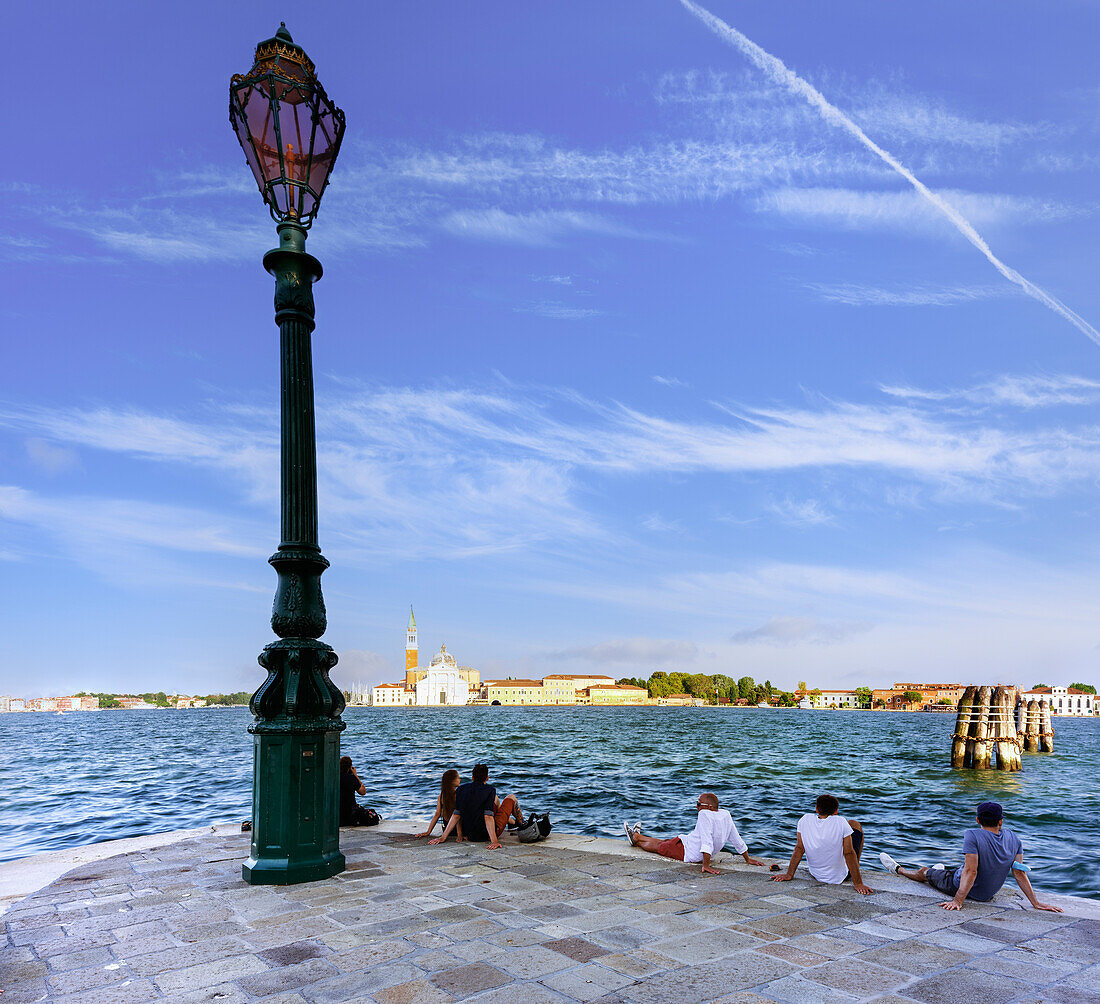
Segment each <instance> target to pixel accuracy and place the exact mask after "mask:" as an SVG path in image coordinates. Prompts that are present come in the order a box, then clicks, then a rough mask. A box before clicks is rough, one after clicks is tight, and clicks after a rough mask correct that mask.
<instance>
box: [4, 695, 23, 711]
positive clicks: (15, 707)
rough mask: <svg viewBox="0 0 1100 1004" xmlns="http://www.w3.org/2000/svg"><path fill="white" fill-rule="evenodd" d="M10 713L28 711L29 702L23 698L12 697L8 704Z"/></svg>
mask: <svg viewBox="0 0 1100 1004" xmlns="http://www.w3.org/2000/svg"><path fill="white" fill-rule="evenodd" d="M8 710H9V711H26V710H27V702H26V701H24V700H23V698H22V697H12V698H10V699H9V702H8Z"/></svg>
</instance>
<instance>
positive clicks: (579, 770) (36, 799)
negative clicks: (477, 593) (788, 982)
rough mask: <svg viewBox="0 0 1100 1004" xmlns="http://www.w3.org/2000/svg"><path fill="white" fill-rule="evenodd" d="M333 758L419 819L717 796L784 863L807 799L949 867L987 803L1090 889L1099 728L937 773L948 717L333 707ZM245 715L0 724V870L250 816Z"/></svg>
mask: <svg viewBox="0 0 1100 1004" xmlns="http://www.w3.org/2000/svg"><path fill="white" fill-rule="evenodd" d="M344 719H345V721H346V722H347V723H348V728H347V731H346V732H345V733H344V735H343V751H344V752H345V753H349V754H350V755H351V756H352V757H353V758H354V760H355V762H356V765H357V766H358V768H359V773H360V776H361V777H362V778H363V779H364V781H365V782H366V784H367V787H368V792H369V797H368V798H366V799H363V801H365V802H367V803H369V804H371V805H373V806H374V807H375V808H377V809H378V811H379V812H381V814H382V815H383V816H386V817H394V818H398V817H407V816H412V815H420V816H423V817H425V818H426V817H427V815H428V814H430V812H431V811H432V809H433V808H434V802H435V795H436V792H437V791H438V779H439V776H440V774H441V773H442V772H443V771H444V770H445V769H446V768H448V767H452V766H454V767H458V769H459V770H460V771H461V773H462V776H463V778H464V779H466V778H468V777H469V769H470V767H471V765H472V764H473V763H475V762H477V761H478V760H482V759H483V760H485V761H486V762H488V763H490V764H491V765H492V775H491V777H490V780H491V781H492V782H493V783H495V784H496V785H497V786H498V787H499V788H500V789H501V792H502V794H503V793H504V792H505V791H512V790H516V791H518V792H519V793H520V795H521V796H522V804H523V806H524V807H525V808H527V809H535V810H540V811H541V810H543V809H546V810H549V812H550V814H551V817H552V818H553V820H554V822H555V825H556V826H557V827H558V828H560V829H562V830H567V831H573V832H580V833H602V834H618V833H620V832H621V831H620V826H621V823H622V820H623V819H630V820H634V819H641V820H642V821H643V822H644V823H645V824H647V826H649V827H651V828H652V829H653V830H654V831H655V832H668V833H669V834H670V835H671V834H675V833H677V832H682V831H683V830H685V829H689V828H690V827H691V826H692V825H693V822H694V819H693V817H694V812H693V811H692V806H693V805H694V804H695V798H696V795H697V794H698V792H700V791H704V790H713V791H715V792H717V793H718V795H719V798H720V799H721V800H722V803H723V805H725V806H727V807H728V808H729V809H730V810H731V811H732V813H733V816H734V818H735V819H736V820H737V822H738V826H739V828H740V830H741V833H742V835H743V836H744V837H745V839H746V840H747V841H748V842H749V847H750V849H751V850H752V851H754V852H759V853H762V854H767V855H774V856H784V857H785V856H786V855H788V854H789V853H790V850H791V846H792V843H793V838H794V832H793V831H794V825H795V822H796V821H797V819H798V817H799V815H801V814H802V813H803V812H805V811H807V810H809V809H810V808H812V805H813V800H814V798H815V797H816V795H817V794H818V793H820V792H822V791H830V792H833V793H834V794H835V795H836V796H837V797H838V798H839V799H840V801H841V814H842V815H846V816H849V817H851V818H853V819H858V820H860V821H861V822H862V823H863V825H864V829H865V831H866V834H867V849H868V852H869V853H868V854H867V855H865V858H864V860H865V861H867V862H869V863H872V864H874V863H876V859H877V852H878V851H879V850H889V851H890V852H891V853H893V854H894V856H895V857H897V858H899V859H901V860H910V861H920V862H923V863H925V864H931V863H934V862H936V861H945V862H948V863H951V862H957V861H959V860H960V856H961V841H962V837H961V834H962V831H963V830H964V829H965V828H966V827H967V826H970V825H973V817H974V806H975V805H976V804H977V803H978V802H979V801H982V800H983V799H986V798H991V799H994V800H996V801H999V802H1002V803H1003V804H1004V806H1005V814H1006V817H1007V818H1008V822H1009V825H1010V826H1011V827H1012V828H1013V829H1015V830H1016V832H1017V833H1019V834H1020V836H1021V837H1022V839H1023V841H1024V847H1025V856H1026V859H1027V860H1028V862H1029V863H1030V864H1031V865H1032V867H1033V868H1035V869H1036V871H1035V873H1034V874H1033V876H1032V878H1033V880H1034V882H1035V884H1036V886H1037V887H1038V888H1040V889H1051V890H1058V891H1061V892H1068V893H1077V894H1078V895H1090V896H1098V895H1100V854H1098V852H1097V836H1098V834H1100V825H1098V820H1100V791H1098V788H1097V783H1096V779H1097V767H1098V765H1100V721H1097V720H1095V719H1066V718H1060V719H1056V720H1055V732H1056V738H1055V744H1056V747H1057V752H1055V753H1053V754H1043V755H1039V754H1026V753H1025V754H1024V769H1023V771H1022V772H1020V773H1018V774H1000V773H998V772H996V771H953V770H951V769H950V767H949V766H948V763H949V748H950V737H951V732H952V726H953V724H954V716H953V715H928V714H888V713H872V712H808V711H798V710H789V711H770V710H764V709H760V710H757V709H740V710H731V709H725V710H719V709H712V708H523V709H520V708H451V709H373V708H349V709H348V710H347V711H346V712H345V714H344ZM249 720H250V716H249V714H248V711H247V709H245V708H229V709H201V710H188V711H133V712H123V711H102V712H98V713H96V712H86V713H83V714H80V713H74V714H67V715H61V716H59V715H49V714H0V750H2V751H3V752H2V753H0V860H11V859H13V858H18V857H22V856H24V855H27V854H34V853H37V852H39V851H48V850H57V849H59V848H63V847H72V846H74V845H79V844H87V843H94V842H96V841H100V840H110V839H113V838H116V837H126V836H134V835H137V834H143V833H155V832H157V831H162V830H174V829H180V828H184V827H191V826H201V825H204V824H209V823H216V822H235V821H239V820H242V819H245V818H247V817H248V816H249V813H250V808H251V778H252V773H251V772H252V741H251V737H250V736H249V735H248V734H247V732H246V731H245V730H246V728H247V726H248V723H249Z"/></svg>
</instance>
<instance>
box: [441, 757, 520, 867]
mask: <svg viewBox="0 0 1100 1004" xmlns="http://www.w3.org/2000/svg"><path fill="white" fill-rule="evenodd" d="M488 782H489V768H488V767H487V766H486V765H485V764H483V763H479V764H478V765H477V766H476V767H474V770H473V780H472V781H467V782H466V784H461V785H459V786H458V789H457V790H456V791H455V811H454V812H452V813H451V818H450V820H449V821H448V822H447V826H446V828H445V829H444V830H443V835H442V836H439V837H436V838H435V839H434V840H429V841H428V843H429V844H441V843H443V841H444V840H446V839H447V838H448V837H449V836H450V835H451V831H452V830H453V829H455V828H456V827H457V826H461V827H462V829H461V832H460V834H459V836H458V837H457V838H456V839H457V840H458V841H463V840H475V841H480V842H484V841H486V840H487V841H488V842H489V850H491V851H495V850H496V849H497V848H498V847H500V846H502V845H501V842H500V838H501V837H503V836H504V830H505V828H506V827H507V825H508V820H509V819H514V820H515V822H516V826H522V825H523V813H522V812H521V811H520V808H519V798H518V797H517V796H516V795H506V796H505V797H504V799H503V801H502V800H501V799H499V798H497V790H496V788H494V787H493V786H492V785H491V784H489V783H488Z"/></svg>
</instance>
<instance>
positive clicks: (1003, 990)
mask: <svg viewBox="0 0 1100 1004" xmlns="http://www.w3.org/2000/svg"><path fill="white" fill-rule="evenodd" d="M1026 992H1027V988H1025V987H1023V986H1021V985H1020V984H1019V983H1018V982H1017V981H1016V980H1010V979H1007V978H1006V977H1004V976H994V975H991V974H989V973H976V972H974V971H973V970H970V969H951V970H948V971H947V972H945V973H939V974H937V975H936V976H930V977H928V978H927V979H925V980H921V981H920V982H919V983H914V984H912V985H911V986H907V987H906V988H905V994H904V996H906V997H912V998H913V999H914V1000H918V1001H925V1002H926V1004H959V1002H960V1001H966V1002H967V1004H1008V1002H1009V1001H1011V1000H1013V999H1014V998H1016V997H1018V996H1021V995H1023V994H1025V993H1026Z"/></svg>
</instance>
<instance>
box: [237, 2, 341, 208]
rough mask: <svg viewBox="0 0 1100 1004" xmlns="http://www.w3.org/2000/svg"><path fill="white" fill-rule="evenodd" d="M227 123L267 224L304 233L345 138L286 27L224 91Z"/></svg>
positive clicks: (259, 49)
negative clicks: (262, 205) (268, 215)
mask: <svg viewBox="0 0 1100 1004" xmlns="http://www.w3.org/2000/svg"><path fill="white" fill-rule="evenodd" d="M229 122H230V124H231V125H232V126H233V131H234V132H235V133H236V134H237V140H238V141H239V142H240V144H241V148H242V149H243V150H244V153H245V157H246V158H247V160H248V166H249V167H250V168H251V169H252V173H253V175H254V176H255V178H256V184H257V185H258V186H259V189H260V194H261V195H262V196H263V198H264V202H266V203H267V206H268V209H269V210H270V212H271V216H272V218H273V219H274V220H275V221H276V222H278V223H293V224H296V225H297V226H300V227H301V228H302V229H304V230H307V229H309V226H310V224H311V223H312V222H313V218H314V216H316V215H317V208H318V206H319V204H320V202H321V196H322V194H323V193H324V190H325V186H326V185H327V184H328V178H329V174H331V172H332V168H333V165H334V164H335V163H336V156H337V154H338V153H339V152H340V142H341V140H342V139H343V138H344V113H343V112H342V111H341V110H340V109H339V108H337V107H336V105H334V104H333V103H332V101H331V100H330V99H329V96H328V95H327V94H326V93H325V89H324V88H323V87H322V86H321V82H320V81H319V80H318V79H317V69H316V67H315V66H314V65H313V60H311V59H310V58H309V56H307V55H306V52H305V50H304V49H303V48H302V47H301V46H300V45H296V44H295V43H294V39H293V38H291V37H290V32H289V31H287V29H286V24H285V23H283V24H280V25H279V30H278V31H277V32H276V33H275V34H274V35H273V36H272V37H271V38H268V39H265V40H264V41H262V42H260V43H259V44H258V45H257V46H256V55H255V58H254V59H253V62H252V69H250V70H249V71H248V73H246V74H243V75H242V74H239V73H238V74H236V75H234V77H233V79H232V80H231V81H230V84H229Z"/></svg>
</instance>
